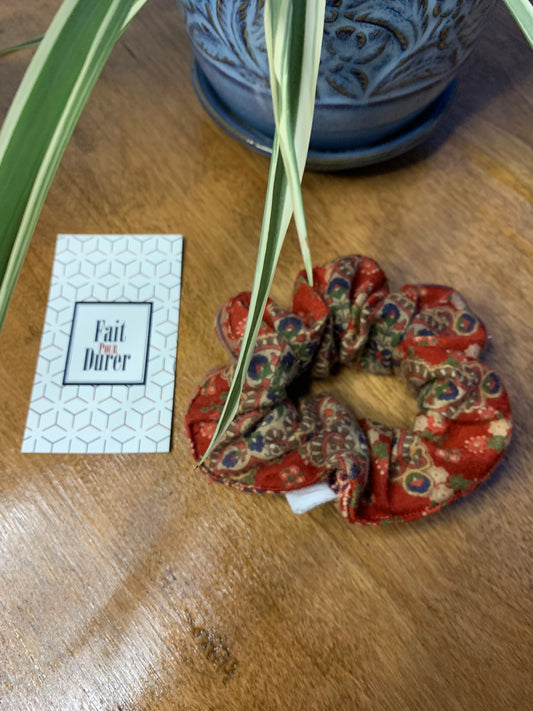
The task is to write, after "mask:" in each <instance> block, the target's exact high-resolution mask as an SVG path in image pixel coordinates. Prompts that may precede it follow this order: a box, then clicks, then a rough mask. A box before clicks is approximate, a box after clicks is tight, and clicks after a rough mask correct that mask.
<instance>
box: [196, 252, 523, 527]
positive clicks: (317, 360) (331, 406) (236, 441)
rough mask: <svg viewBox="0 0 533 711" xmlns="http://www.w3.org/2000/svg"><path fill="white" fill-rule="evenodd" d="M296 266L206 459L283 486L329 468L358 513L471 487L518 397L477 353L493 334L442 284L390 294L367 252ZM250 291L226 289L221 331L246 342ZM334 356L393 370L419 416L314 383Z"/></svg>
mask: <svg viewBox="0 0 533 711" xmlns="http://www.w3.org/2000/svg"><path fill="white" fill-rule="evenodd" d="M313 278H314V286H313V287H310V286H309V284H308V283H307V280H306V278H305V275H304V274H303V273H301V274H300V275H299V276H298V278H297V280H296V284H295V289H294V294H293V302H292V309H291V310H290V311H287V310H285V309H283V308H281V307H280V306H278V305H277V304H275V303H274V302H273V301H269V302H268V304H267V307H266V309H265V313H264V317H263V323H262V326H261V330H260V333H259V337H258V340H257V344H256V347H255V350H254V354H253V357H252V360H251V363H250V366H249V368H248V373H247V378H246V381H245V385H244V390H243V395H242V397H241V402H240V406H239V410H238V413H237V415H236V417H235V419H234V421H233V422H232V424H231V426H230V428H229V429H228V430H227V432H226V433H225V435H224V436H223V438H222V440H221V442H220V443H219V445H218V446H217V447H216V448H215V450H214V451H213V452H212V453H211V454H210V456H209V457H208V458H207V459H206V461H205V462H204V463H203V465H202V468H203V469H204V471H205V472H206V473H207V474H209V476H210V477H211V478H212V479H214V480H215V481H218V482H221V483H223V484H227V485H230V486H233V487H236V488H239V489H241V490H244V491H255V492H259V493H265V492H277V493H279V492H285V491H290V490H292V489H298V488H301V487H305V486H309V485H310V484H314V483H316V482H318V481H326V482H328V483H329V485H330V487H331V488H332V489H333V490H334V492H335V493H336V495H337V503H338V506H339V508H340V511H341V513H342V514H343V516H344V517H345V518H346V519H347V520H348V521H350V522H351V523H355V522H359V523H380V522H391V521H393V522H396V521H410V520H413V519H416V518H419V517H420V516H425V515H427V514H429V513H433V512H434V511H437V510H438V509H440V508H441V507H442V506H443V505H444V504H448V503H450V502H451V501H453V500H454V499H457V498H458V497H460V496H465V495H466V494H469V493H470V492H471V491H473V490H474V489H475V488H476V487H477V486H478V485H479V484H480V483H481V482H482V481H483V480H484V479H485V478H486V477H487V476H488V475H489V473H490V472H491V470H492V469H493V468H494V467H495V465H496V464H497V463H498V461H499V460H500V459H501V457H502V456H503V453H504V451H505V448H506V447H507V444H508V442H509V439H510V436H511V429H512V425H511V409H510V404H509V398H508V396H507V392H506V391H505V388H504V386H503V384H502V382H501V380H500V378H499V377H498V376H497V375H496V373H494V372H493V371H492V370H491V369H490V368H489V367H488V366H487V365H486V364H484V363H482V362H481V361H480V360H479V359H478V357H479V354H480V353H481V351H482V349H483V348H484V346H485V345H486V341H487V333H486V330H485V328H484V326H483V324H482V323H481V321H480V320H479V319H478V318H477V316H476V315H475V314H474V313H473V312H472V311H471V310H470V309H469V308H468V306H467V304H466V303H465V301H464V300H463V299H462V297H461V296H460V295H459V294H458V293H457V292H456V291H454V290H453V289H450V288H448V287H444V286H426V285H406V286H404V287H403V288H402V289H400V291H398V292H395V293H390V292H389V289H388V285H387V280H386V277H385V274H384V273H383V271H382V270H381V269H380V267H379V266H378V265H377V264H376V262H374V261H373V260H372V259H369V258H367V257H361V256H348V257H344V258H341V259H338V260H335V261H333V262H330V263H328V264H326V265H324V266H321V267H317V268H315V269H314V270H313ZM249 300H250V296H249V294H247V293H242V294H239V295H237V296H236V297H235V298H233V299H231V300H230V301H229V302H228V303H227V304H226V305H225V306H224V307H223V308H222V309H221V311H220V313H219V315H218V317H217V322H216V330H217V333H218V335H219V337H220V338H221V340H222V341H223V343H224V344H225V345H226V347H227V348H228V350H229V351H230V353H231V354H232V355H233V356H236V355H237V354H238V352H239V347H240V343H241V341H242V335H243V333H244V325H245V322H246V317H247V314H248V306H249ZM339 366H348V367H352V368H356V369H361V370H366V371H369V372H372V373H380V374H383V375H392V374H394V375H396V376H397V377H399V378H400V379H401V380H402V381H404V382H405V384H406V385H407V389H408V390H409V391H410V392H411V393H413V394H414V395H415V396H416V397H417V402H418V414H417V416H416V418H415V420H414V423H413V425H412V428H411V429H404V428H390V427H386V426H384V425H382V424H380V423H378V422H374V421H371V420H369V419H357V418H356V417H355V416H354V415H353V414H352V413H351V412H350V411H349V410H348V408H347V407H345V406H344V405H343V404H342V403H340V402H339V401H337V400H336V399H335V398H333V397H332V396H331V395H328V394H321V395H318V396H310V395H307V394H305V384H306V382H307V383H308V382H309V380H310V379H316V378H323V377H326V376H328V375H330V374H331V373H332V372H335V369H336V368H337V367H339ZM233 368H234V364H231V365H229V366H225V367H222V368H218V369H216V370H214V371H211V372H210V373H208V374H207V376H206V378H205V380H204V381H203V382H202V384H201V385H200V387H199V388H198V390H197V392H196V394H195V395H194V397H193V399H192V402H191V404H190V406H189V410H188V413H187V417H186V428H187V433H188V436H189V438H190V441H191V444H192V450H193V454H194V457H195V458H196V459H197V460H198V459H200V458H201V457H202V455H203V454H204V452H205V451H206V450H207V447H208V445H209V442H210V439H211V437H212V435H213V433H214V431H215V427H216V423H217V422H218V419H219V417H220V412H221V410H222V408H223V405H224V401H225V398H226V396H227V393H228V390H229V386H230V382H231V378H232V374H233Z"/></svg>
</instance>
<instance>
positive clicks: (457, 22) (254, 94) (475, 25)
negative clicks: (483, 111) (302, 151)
mask: <svg viewBox="0 0 533 711" xmlns="http://www.w3.org/2000/svg"><path fill="white" fill-rule="evenodd" d="M303 1H307V0H303ZM308 1H312V0H308ZM178 4H179V5H180V6H181V9H182V12H183V15H184V18H185V22H186V27H187V32H188V34H189V37H190V39H191V41H192V45H193V49H194V56H195V64H194V67H193V79H194V83H195V88H196V90H197V93H198V95H199V97H200V99H201V101H202V103H203V105H204V107H205V108H206V109H207V110H208V112H209V113H210V114H211V115H212V116H213V118H215V120H217V122H218V123H219V124H220V125H222V126H223V127H224V128H225V129H226V130H227V131H228V132H229V133H231V134H232V135H234V136H236V137H237V138H240V139H241V140H242V141H244V142H246V143H248V144H250V145H252V146H253V147H255V148H257V149H259V150H268V145H269V143H270V142H271V139H272V135H273V133H274V120H273V116H272V103H271V98H270V90H269V80H268V60H267V56H266V49H265V39H264V31H263V15H262V7H263V1H262V0H178ZM493 4H494V0H440V1H437V0H327V3H326V17H325V22H324V40H323V44H322V55H321V64H320V71H319V77H318V87H317V101H316V106H315V118H314V122H313V131H312V135H311V157H312V158H313V156H314V157H315V162H318V165H317V166H315V167H350V166H351V165H360V164H365V163H372V162H377V161H378V160H382V159H384V158H388V157H391V155H397V154H398V153H400V152H402V151H404V150H407V149H408V148H410V147H412V145H414V144H415V143H417V142H419V141H420V140H422V138H424V137H425V136H426V135H427V134H428V133H429V131H430V130H431V129H432V128H434V126H435V125H436V123H437V121H438V119H439V118H440V116H441V115H442V114H443V112H444V110H445V109H446V107H447V105H448V103H449V99H450V97H451V95H452V93H453V86H454V78H455V75H456V73H457V70H458V68H459V66H460V65H461V64H462V63H463V62H464V60H465V59H466V58H467V56H468V55H469V54H470V51H471V49H472V46H473V44H474V42H475V40H476V38H477V36H478V34H479V32H480V30H481V28H482V25H483V21H484V19H485V17H486V15H487V13H488V12H489V10H490V9H491V7H492V6H493ZM321 161H322V163H321Z"/></svg>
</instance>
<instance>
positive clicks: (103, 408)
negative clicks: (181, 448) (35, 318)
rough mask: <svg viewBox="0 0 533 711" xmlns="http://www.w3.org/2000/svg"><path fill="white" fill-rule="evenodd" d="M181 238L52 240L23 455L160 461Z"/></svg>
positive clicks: (168, 422)
mask: <svg viewBox="0 0 533 711" xmlns="http://www.w3.org/2000/svg"><path fill="white" fill-rule="evenodd" d="M182 245H183V238H182V236H181V235H58V238H57V243H56V252H55V258H54V266H53V271H52V280H51V284H50V293H49V297H48V306H47V310H46V317H45V323H44V327H43V334H42V338H41V347H40V351H39V358H38V361H37V367H36V372H35V379H34V384H33V391H32V396H31V402H30V407H29V411H28V418H27V421H26V430H25V433H24V440H23V444H22V451H23V452H56V453H118V452H122V453H131V452H168V451H169V449H170V434H171V426H172V406H173V400H174V379H175V370H176V348H177V336H178V321H179V302H180V285H181V266H182Z"/></svg>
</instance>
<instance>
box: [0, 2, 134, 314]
mask: <svg viewBox="0 0 533 711" xmlns="http://www.w3.org/2000/svg"><path fill="white" fill-rule="evenodd" d="M145 1H146V0H91V2H87V1H86V0H64V2H63V4H62V5H61V7H60V8H59V10H58V12H57V14H56V16H55V17H54V19H53V21H52V24H51V25H50V28H49V29H48V31H47V33H46V35H45V36H44V38H43V40H42V41H41V43H40V45H39V48H38V49H37V51H36V53H35V56H34V57H33V60H32V62H31V63H30V66H29V67H28V70H27V72H26V74H25V75H24V78H23V80H22V83H21V85H20V87H19V90H18V92H17V94H16V96H15V98H14V100H13V103H12V104H11V108H10V110H9V112H8V115H7V117H6V120H5V122H4V125H3V127H2V131H1V132H0V279H1V285H0V328H1V326H2V323H3V321H4V318H5V314H6V310H7V306H8V304H9V300H10V298H11V294H12V292H13V289H14V287H15V283H16V280H17V277H18V274H19V271H20V268H21V266H22V262H23V260H24V256H25V254H26V250H27V248H28V245H29V242H30V239H31V236H32V233H33V230H34V228H35V225H36V223H37V219H38V217H39V213H40V211H41V208H42V205H43V202H44V199H45V197H46V194H47V192H48V189H49V187H50V184H51V182H52V179H53V177H54V174H55V171H56V169H57V166H58V164H59V161H60V160H61V156H62V155H63V152H64V150H65V147H66V145H67V142H68V140H69V138H70V136H71V134H72V131H73V130H74V126H75V125H76V122H77V120H78V117H79V115H80V113H81V111H82V109H83V107H84V106H85V103H86V101H87V99H88V97H89V94H90V92H91V90H92V88H93V86H94V84H95V82H96V80H97V78H98V76H99V74H100V71H101V70H102V68H103V66H104V64H105V62H106V60H107V58H108V56H109V53H110V52H111V49H112V48H113V45H114V44H115V42H116V40H117V39H118V37H119V36H120V34H121V33H122V31H123V30H124V28H125V26H126V25H127V24H128V22H129V21H130V20H131V19H132V17H133V15H134V13H135V12H136V11H137V10H139V9H140V8H141V7H142V5H143V4H144V2H145Z"/></svg>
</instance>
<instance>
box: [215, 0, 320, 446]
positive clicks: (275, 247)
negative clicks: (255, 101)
mask: <svg viewBox="0 0 533 711" xmlns="http://www.w3.org/2000/svg"><path fill="white" fill-rule="evenodd" d="M274 2H275V3H278V7H277V9H276V8H273V7H272V6H271V3H274ZM280 2H283V0H267V1H266V3H265V18H270V21H271V27H267V28H266V34H267V35H270V38H272V37H274V36H275V35H276V32H277V26H276V25H275V22H276V20H277V18H280V17H281V18H284V17H286V16H287V13H288V12H289V11H288V10H284V12H283V13H282V12H281V5H280ZM284 13H285V14H284ZM324 14H325V0H314V1H313V2H306V0H293V1H292V10H291V11H290V15H291V18H292V21H291V22H290V24H289V26H288V27H287V26H285V28H284V31H285V33H286V34H287V35H288V39H287V41H288V43H289V44H288V48H283V47H282V46H281V47H280V49H281V52H282V54H283V53H284V52H286V53H287V55H288V60H284V59H279V60H276V59H275V60H274V63H275V64H276V63H277V62H279V66H280V68H281V67H286V70H285V69H283V71H279V72H278V73H279V77H278V78H279V80H280V83H281V84H285V85H286V86H283V87H280V89H279V94H278V97H277V100H279V101H280V102H287V106H286V108H284V107H283V106H281V108H280V112H281V113H283V111H285V110H286V111H287V112H288V115H289V117H290V130H288V131H285V134H284V140H286V141H288V142H289V146H288V149H287V155H288V160H289V162H290V154H291V153H294V155H295V156H296V162H297V167H298V170H297V175H298V180H297V190H298V192H299V191H300V180H301V177H302V175H303V171H304V168H305V161H306V158H307V150H308V147H309V138H310V135H311V124H312V121H313V109H314V100H315V92H316V80H317V75H318V65H319V62H320V49H321V45H322V34H323V25H324ZM265 21H266V22H268V21H269V20H268V19H266V20H265ZM302 28H304V29H305V31H304V32H302ZM276 71H277V70H276ZM280 134H281V131H280V129H279V126H277V130H276V135H275V137H274V145H273V148H272V159H271V164H270V173H269V178H268V186H267V195H266V200H265V210H264V214H263V226H262V229H261V237H260V240H259V251H258V255H257V262H256V269H255V275H254V281H253V286H252V295H251V302H250V309H249V314H248V320H247V323H246V330H245V333H244V339H243V343H242V347H241V351H240V354H239V358H238V360H237V363H236V366H235V371H234V376H233V380H232V384H231V388H230V391H229V393H228V397H227V399H226V402H225V406H224V410H223V411H222V414H221V417H220V420H219V422H218V425H217V429H216V431H215V434H214V436H213V439H212V441H211V443H210V445H209V448H208V450H207V452H206V453H205V455H204V458H205V457H207V456H208V455H209V453H210V452H211V451H212V449H213V447H214V446H215V445H216V443H217V441H218V440H219V438H220V436H221V435H222V434H223V433H224V432H225V431H226V429H227V428H228V426H229V424H230V423H231V421H232V419H233V418H234V416H235V414H236V412H237V409H238V406H239V400H240V396H241V392H242V388H243V385H244V382H245V379H246V375H247V372H248V366H249V364H250V360H251V358H252V354H253V351H254V347H255V343H256V340H257V335H258V333H259V328H260V326H261V322H262V320H263V313H264V310H265V306H266V302H267V298H268V294H269V292H270V287H271V285H272V280H273V278H274V272H275V269H276V265H277V262H278V258H279V255H280V252H281V248H282V246H283V241H284V239H285V235H286V233H287V229H288V226H289V222H290V219H291V216H292V212H293V200H292V198H291V190H290V188H289V182H288V178H287V169H286V167H285V164H284V161H283V159H282V155H281V149H280ZM290 171H291V168H290V167H289V172H290ZM297 202H299V200H297Z"/></svg>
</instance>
